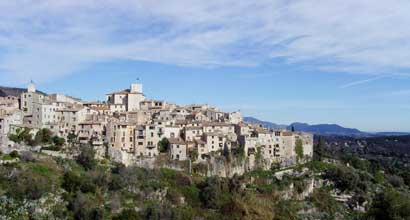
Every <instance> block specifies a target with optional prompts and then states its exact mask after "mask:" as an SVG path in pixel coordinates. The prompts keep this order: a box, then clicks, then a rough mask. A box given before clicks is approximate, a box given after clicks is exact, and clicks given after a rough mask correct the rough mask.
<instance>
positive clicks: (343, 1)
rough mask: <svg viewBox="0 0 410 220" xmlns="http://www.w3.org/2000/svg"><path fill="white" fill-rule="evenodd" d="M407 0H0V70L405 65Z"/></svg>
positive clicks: (38, 73)
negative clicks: (122, 64)
mask: <svg viewBox="0 0 410 220" xmlns="http://www.w3.org/2000/svg"><path fill="white" fill-rule="evenodd" d="M408 11H410V2H409V1H407V0H391V1H387V0H379V1H374V0H362V1H357V0H332V1H329V0H313V1H312V0H299V1H285V0H260V1H234V0H224V1H221V0H209V1H202V0H189V1H188V0H176V1H165V0H164V1H151V0H140V1H135V0H122V1H117V0H81V1H80V0H59V1H55V0H14V1H0V70H1V71H0V74H2V78H3V76H4V79H8V80H13V81H20V82H21V81H22V80H24V79H26V78H37V79H40V80H49V79H50V78H53V77H58V76H61V75H64V74H69V73H72V72H74V71H76V70H78V69H81V68H83V67H84V66H87V65H90V64H91V65H92V64H93V63H95V62H99V61H106V60H114V59H129V60H143V61H154V62H161V63H169V64H176V65H200V66H221V65H235V66H252V65H257V64H260V63H263V62H268V61H269V60H271V59H274V58H278V57H281V58H285V60H286V61H287V62H289V63H304V64H306V63H308V64H309V65H311V66H313V67H314V68H317V69H318V70H321V71H338V72H350V73H356V72H359V73H374V72H377V73H388V72H390V71H399V70H401V69H408V68H410V53H408V51H410V44H408V43H407V41H408V39H409V38H410V29H409V28H408V26H409V25H410V14H409V13H408Z"/></svg>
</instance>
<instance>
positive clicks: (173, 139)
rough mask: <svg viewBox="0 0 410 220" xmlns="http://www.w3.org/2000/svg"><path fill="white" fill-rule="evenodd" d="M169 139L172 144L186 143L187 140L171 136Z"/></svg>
mask: <svg viewBox="0 0 410 220" xmlns="http://www.w3.org/2000/svg"><path fill="white" fill-rule="evenodd" d="M168 141H169V143H170V144H186V143H185V141H183V140H182V139H179V138H169V139H168Z"/></svg>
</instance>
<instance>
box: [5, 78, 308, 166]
mask: <svg viewBox="0 0 410 220" xmlns="http://www.w3.org/2000/svg"><path fill="white" fill-rule="evenodd" d="M45 130H47V131H50V132H51V133H52V136H53V138H57V139H58V140H60V142H62V144H63V145H64V148H65V149H69V148H70V146H74V145H77V146H85V145H88V146H92V147H93V148H94V149H96V150H97V151H98V152H100V154H99V155H101V157H104V156H105V157H108V158H110V159H112V160H114V161H116V162H120V163H123V164H125V165H131V164H137V163H142V162H143V161H155V160H156V159H158V158H159V157H164V156H165V157H166V159H167V160H170V161H174V162H178V161H189V162H190V163H194V164H199V163H204V162H206V161H209V160H211V159H212V158H213V157H218V156H223V155H225V156H226V155H229V154H232V155H234V154H235V155H238V154H239V155H242V158H243V159H244V160H243V161H245V162H244V163H243V164H242V165H241V166H244V169H245V170H252V169H253V168H254V167H255V166H256V165H258V166H259V167H263V168H264V169H270V168H271V167H272V166H274V165H275V166H281V167H285V166H290V165H293V164H295V163H297V162H306V161H308V160H310V159H311V158H312V155H313V135H312V134H310V133H304V132H297V131H288V130H268V129H266V128H263V127H262V126H261V125H258V124H254V123H246V122H244V121H243V120H242V116H241V113H240V112H239V111H236V112H222V111H220V110H219V109H218V108H215V107H212V106H209V105H206V104H204V105H198V104H192V105H186V106H181V105H177V104H173V103H168V102H166V101H160V100H152V99H148V98H146V97H145V95H144V93H143V88H142V84H141V83H139V82H136V83H132V84H131V85H130V88H128V89H125V90H122V91H117V92H112V93H109V94H106V100H105V101H95V102H86V101H82V100H80V99H78V98H74V97H70V96H67V95H63V94H51V95H48V94H45V93H42V92H39V91H37V90H36V86H35V85H34V83H30V84H29V85H28V87H27V90H24V91H23V92H22V93H20V94H19V95H7V96H4V97H0V145H1V149H2V151H5V152H10V151H11V150H19V149H21V148H22V147H23V145H25V144H24V140H23V141H20V140H18V138H16V136H17V137H18V136H19V134H21V133H23V132H26V133H28V134H30V136H31V137H36V136H38V133H39V132H40V133H44V131H45ZM16 139H17V140H16ZM32 142H33V141H32ZM34 142H35V141H34ZM37 144H40V143H31V145H37Z"/></svg>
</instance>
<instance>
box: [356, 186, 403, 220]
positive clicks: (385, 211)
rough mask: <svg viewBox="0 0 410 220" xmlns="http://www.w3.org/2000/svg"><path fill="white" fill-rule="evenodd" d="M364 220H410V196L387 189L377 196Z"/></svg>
mask: <svg viewBox="0 0 410 220" xmlns="http://www.w3.org/2000/svg"><path fill="white" fill-rule="evenodd" d="M364 219H369V220H370V219H371V220H401V219H410V196H409V195H408V194H405V193H400V192H398V191H396V190H394V189H387V190H385V191H383V192H381V193H379V194H378V195H376V198H374V199H373V204H372V206H371V208H370V210H369V211H368V212H367V214H366V216H365V218H364Z"/></svg>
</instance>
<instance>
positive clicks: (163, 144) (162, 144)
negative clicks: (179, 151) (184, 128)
mask: <svg viewBox="0 0 410 220" xmlns="http://www.w3.org/2000/svg"><path fill="white" fill-rule="evenodd" d="M158 150H159V152H161V153H166V152H168V150H169V140H168V139H167V138H162V139H161V140H160V141H159V142H158Z"/></svg>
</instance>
